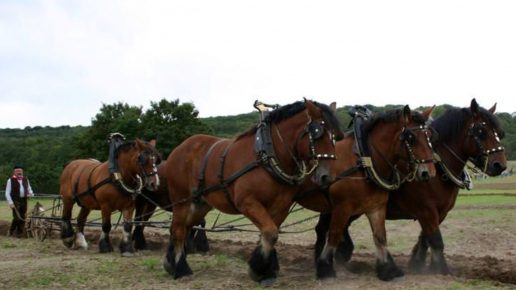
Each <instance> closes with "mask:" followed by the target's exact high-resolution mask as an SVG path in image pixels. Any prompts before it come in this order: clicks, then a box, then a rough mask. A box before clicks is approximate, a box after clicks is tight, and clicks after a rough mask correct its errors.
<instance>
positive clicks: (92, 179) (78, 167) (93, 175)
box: [60, 159, 109, 198]
mask: <svg viewBox="0 0 516 290" xmlns="http://www.w3.org/2000/svg"><path fill="white" fill-rule="evenodd" d="M104 167H105V168H104ZM94 170H95V172H93V171H94ZM103 176H104V178H105V177H109V173H108V172H107V163H106V162H104V163H101V162H100V161H98V160H94V159H78V160H74V161H72V162H70V163H68V165H66V167H65V168H64V170H63V172H62V173H61V177H60V194H61V196H62V197H63V198H73V197H74V195H77V194H81V193H83V192H86V191H87V190H88V188H89V187H91V186H93V185H95V184H96V183H97V182H99V179H101V178H102V177H103Z"/></svg>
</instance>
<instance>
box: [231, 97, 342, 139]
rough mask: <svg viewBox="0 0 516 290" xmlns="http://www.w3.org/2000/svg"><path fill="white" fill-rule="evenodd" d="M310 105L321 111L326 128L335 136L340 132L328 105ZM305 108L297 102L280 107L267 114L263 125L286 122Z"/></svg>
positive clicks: (243, 134) (248, 131) (252, 131)
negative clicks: (326, 124) (334, 133)
mask: <svg viewBox="0 0 516 290" xmlns="http://www.w3.org/2000/svg"><path fill="white" fill-rule="evenodd" d="M312 103H313V104H314V105H316V106H317V107H318V108H319V109H320V110H321V113H322V117H323V119H324V121H325V122H326V123H328V126H329V127H330V128H331V129H332V130H334V131H335V132H336V134H338V133H337V132H341V131H340V122H339V120H338V119H337V117H336V116H335V114H334V113H333V111H332V110H331V109H330V107H329V106H328V105H325V104H321V103H319V102H315V101H312ZM305 108H306V106H305V102H304V101H297V102H295V103H292V104H289V105H285V106H281V107H279V108H277V109H275V110H273V111H271V112H269V114H268V115H267V116H266V117H265V119H264V120H263V121H264V122H265V123H269V124H277V123H279V122H281V121H284V120H287V119H289V118H291V117H293V116H294V115H296V114H298V113H300V112H302V111H303V110H304V109H305ZM256 130H257V127H256V126H253V127H252V128H250V129H249V130H247V131H245V132H243V133H241V134H240V135H238V137H237V139H240V138H241V137H244V136H247V135H251V134H254V133H256ZM339 135H340V134H339Z"/></svg>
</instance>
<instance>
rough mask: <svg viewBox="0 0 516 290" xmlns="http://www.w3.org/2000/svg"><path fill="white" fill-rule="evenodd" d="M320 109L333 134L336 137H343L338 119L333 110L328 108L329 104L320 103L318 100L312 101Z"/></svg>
mask: <svg viewBox="0 0 516 290" xmlns="http://www.w3.org/2000/svg"><path fill="white" fill-rule="evenodd" d="M313 103H314V104H315V105H316V106H317V107H318V108H319V109H320V110H321V113H322V116H323V119H324V121H325V122H326V123H327V124H328V126H329V128H330V129H331V130H333V132H334V134H335V135H336V137H337V139H339V140H340V139H342V138H344V134H343V133H342V130H341V127H340V121H339V119H338V118H337V116H336V115H335V113H334V112H333V110H332V109H331V108H330V106H328V105H326V104H321V103H318V102H313Z"/></svg>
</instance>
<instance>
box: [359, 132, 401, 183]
mask: <svg viewBox="0 0 516 290" xmlns="http://www.w3.org/2000/svg"><path fill="white" fill-rule="evenodd" d="M400 132H401V127H399V126H392V125H388V124H383V123H381V124H378V125H376V126H375V127H374V128H373V129H372V130H371V131H370V132H369V134H368V136H367V144H368V145H369V150H370V152H371V159H372V160H373V164H374V166H375V169H376V171H377V172H378V173H380V174H381V175H382V176H384V177H385V176H388V175H390V173H391V172H392V170H393V168H392V166H393V165H395V164H396V163H397V162H398V160H399V159H400V152H399V150H403V147H401V146H400V143H399V138H400V137H399V133H400ZM386 145H387V146H386Z"/></svg>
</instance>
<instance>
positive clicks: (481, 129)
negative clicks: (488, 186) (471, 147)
mask: <svg viewBox="0 0 516 290" xmlns="http://www.w3.org/2000/svg"><path fill="white" fill-rule="evenodd" d="M486 127H487V124H486V122H475V123H472V124H471V126H470V127H469V129H468V136H470V137H473V140H475V144H477V147H478V149H479V150H480V154H478V155H477V156H476V157H470V158H469V159H470V160H471V162H473V164H475V166H477V167H478V166H479V165H482V167H481V168H480V169H481V170H482V172H486V170H487V166H488V164H489V156H490V155H491V154H494V153H497V152H502V151H504V150H505V148H504V147H503V146H501V145H500V137H499V136H498V133H497V132H496V130H495V129H493V128H491V130H493V135H494V136H495V140H496V142H497V143H498V145H499V146H497V147H494V148H490V149H485V148H484V146H483V145H482V141H481V140H482V139H485V138H486V132H485V130H486V129H485V128H486Z"/></svg>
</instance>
